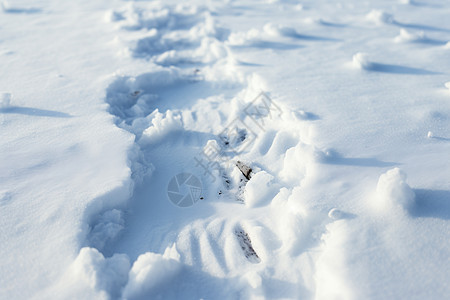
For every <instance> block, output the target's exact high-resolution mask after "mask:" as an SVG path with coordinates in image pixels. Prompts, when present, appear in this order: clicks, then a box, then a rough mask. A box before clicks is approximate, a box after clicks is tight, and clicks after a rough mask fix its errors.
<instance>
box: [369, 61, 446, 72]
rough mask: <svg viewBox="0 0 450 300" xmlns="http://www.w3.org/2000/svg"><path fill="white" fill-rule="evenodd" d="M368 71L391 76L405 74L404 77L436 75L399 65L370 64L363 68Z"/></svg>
mask: <svg viewBox="0 0 450 300" xmlns="http://www.w3.org/2000/svg"><path fill="white" fill-rule="evenodd" d="M365 69H366V70H368V71H374V72H380V73H391V74H405V75H437V74H439V73H438V72H433V71H428V70H425V69H419V68H411V67H406V66H400V65H391V64H382V63H375V62H374V63H370V65H369V66H367V67H365Z"/></svg>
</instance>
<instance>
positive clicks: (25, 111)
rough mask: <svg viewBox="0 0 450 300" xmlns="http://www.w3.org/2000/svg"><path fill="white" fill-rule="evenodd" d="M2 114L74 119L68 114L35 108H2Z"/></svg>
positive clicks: (0, 110) (0, 111)
mask: <svg viewBox="0 0 450 300" xmlns="http://www.w3.org/2000/svg"><path fill="white" fill-rule="evenodd" d="M0 113H3V114H20V115H29V116H38V117H52V118H72V117H73V116H72V115H70V114H66V113H63V112H60V111H55V110H47V109H39V108H33V107H18V106H11V107H8V108H2V109H0Z"/></svg>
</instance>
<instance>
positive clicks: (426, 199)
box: [411, 189, 450, 220]
mask: <svg viewBox="0 0 450 300" xmlns="http://www.w3.org/2000/svg"><path fill="white" fill-rule="evenodd" d="M414 192H415V193H416V205H415V207H414V208H413V209H412V210H411V215H412V216H414V217H425V218H439V219H443V220H449V219H450V191H445V190H426V189H415V190H414Z"/></svg>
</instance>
